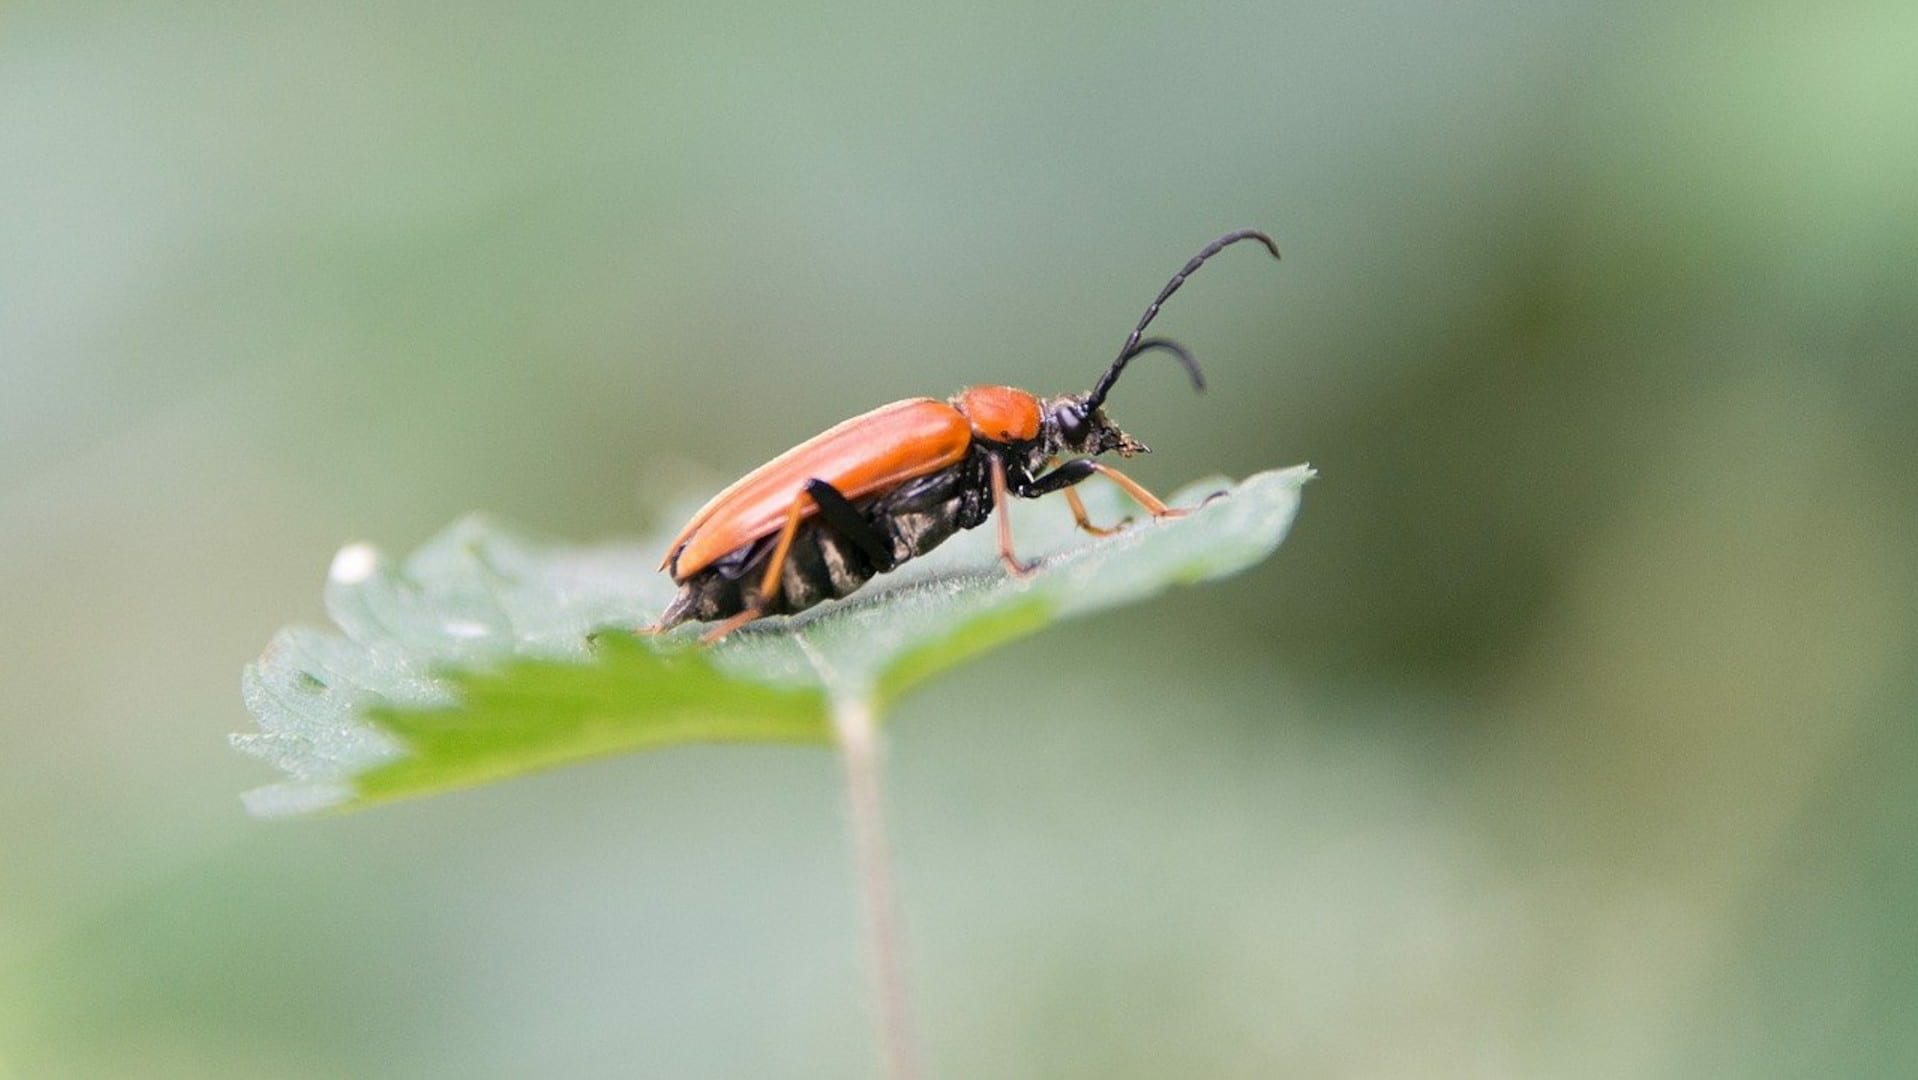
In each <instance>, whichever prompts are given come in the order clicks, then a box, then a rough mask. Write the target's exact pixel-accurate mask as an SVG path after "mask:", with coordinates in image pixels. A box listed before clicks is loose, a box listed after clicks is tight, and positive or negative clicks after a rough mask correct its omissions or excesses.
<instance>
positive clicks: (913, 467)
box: [646, 229, 1279, 642]
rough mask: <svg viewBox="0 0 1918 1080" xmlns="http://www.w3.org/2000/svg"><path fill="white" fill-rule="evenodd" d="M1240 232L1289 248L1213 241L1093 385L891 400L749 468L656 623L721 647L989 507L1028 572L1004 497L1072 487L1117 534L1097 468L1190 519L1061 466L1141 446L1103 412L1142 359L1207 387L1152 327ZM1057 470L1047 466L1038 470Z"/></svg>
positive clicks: (695, 532) (1010, 565)
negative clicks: (1163, 359)
mask: <svg viewBox="0 0 1918 1080" xmlns="http://www.w3.org/2000/svg"><path fill="white" fill-rule="evenodd" d="M1241 240H1256V241H1258V242H1259V243H1260V244H1263V245H1264V246H1265V248H1266V250H1268V251H1270V252H1271V253H1272V257H1273V258H1275V259H1276V258H1278V256H1279V248H1278V245H1277V244H1275V243H1273V242H1272V238H1271V237H1269V236H1267V235H1265V234H1264V233H1262V232H1259V231H1257V230H1255V229H1241V230H1239V231H1238V232H1231V233H1227V234H1225V235H1224V236H1221V237H1219V238H1218V239H1217V240H1214V241H1212V242H1211V243H1210V244H1207V245H1206V246H1205V247H1204V248H1202V249H1201V250H1200V251H1199V253H1198V254H1197V255H1194V256H1193V257H1192V258H1191V259H1190V260H1189V261H1188V262H1187V263H1186V264H1185V266H1184V267H1183V268H1181V269H1180V270H1179V272H1178V273H1176V274H1174V275H1172V280H1171V281H1168V282H1166V285H1165V288H1163V289H1160V290H1159V295H1158V297H1157V298H1155V299H1154V300H1153V301H1152V303H1151V304H1150V305H1149V306H1147V308H1146V309H1145V315H1144V316H1143V317H1141V318H1140V319H1139V325H1137V326H1135V327H1133V328H1132V333H1131V334H1129V335H1127V337H1126V339H1125V344H1124V345H1123V346H1121V347H1120V348H1119V355H1118V357H1117V358H1116V359H1114V360H1113V361H1112V366H1111V367H1109V368H1107V369H1106V373H1105V374H1104V375H1101V376H1100V377H1099V381H1098V382H1097V383H1096V384H1094V385H1093V387H1092V389H1091V391H1089V392H1087V393H1084V394H1062V395H1060V396H1058V397H1052V398H1040V397H1038V396H1037V395H1034V394H1030V393H1027V392H1026V391H1024V390H1018V389H1014V388H1013V387H1010V386H974V387H970V388H968V389H965V390H961V391H960V392H959V393H958V394H956V395H954V396H953V397H951V398H948V399H947V400H945V401H939V400H937V399H935V398H908V399H906V400H905V401H895V402H893V403H892V404H890V405H882V406H880V407H879V408H877V409H874V410H872V411H871V412H869V413H865V414H862V415H860V416H855V417H853V418H852V419H850V420H847V421H845V422H844V423H841V424H839V425H838V426H836V427H833V428H831V429H829V430H827V431H825V432H823V433H821V434H819V435H815V436H813V437H812V438H810V439H808V440H806V441H805V442H803V443H800V444H799V445H798V446H795V447H793V448H792V449H791V450H788V451H786V452H785V453H783V454H781V455H779V456H778V457H776V458H774V459H772V460H771V461H769V462H767V463H766V464H764V465H761V466H760V467H759V468H757V469H754V470H753V471H752V472H749V473H747V474H746V475H745V476H744V477H741V478H740V479H739V480H738V481H736V482H734V483H733V484H732V486H730V487H728V488H727V489H726V490H724V491H722V492H720V493H719V494H718V495H715V496H713V499H712V501H711V502H708V503H707V504H706V505H705V506H704V507H703V508H701V509H700V511H699V512H698V513H696V514H694V515H693V518H692V520H691V521H688V522H687V523H686V527H685V528H683V529H681V530H680V531H679V535H678V536H677V537H674V538H673V542H672V543H671V544H670V545H669V546H668V547H667V549H666V558H665V559H664V560H663V561H662V562H661V563H660V566H659V568H660V569H661V570H665V571H668V572H670V573H671V574H672V576H673V581H675V582H676V583H678V585H679V587H680V588H679V595H678V596H677V597H675V598H674V600H673V602H672V604H671V606H669V607H668V608H667V609H666V611H665V613H664V614H662V615H661V616H660V618H659V622H658V624H657V625H655V626H652V627H648V628H647V630H646V632H649V633H657V632H659V631H662V630H666V629H669V628H671V627H673V626H677V625H678V624H680V623H682V622H688V621H691V620H699V621H701V622H711V621H716V620H724V621H722V622H720V623H719V625H718V626H716V627H714V628H713V629H711V630H709V631H707V633H706V634H705V635H704V640H706V641H708V642H712V641H717V640H719V639H720V638H723V637H725V636H726V635H727V634H730V633H732V632H733V631H734V630H737V629H738V628H739V627H741V626H743V625H745V624H746V623H748V622H751V621H752V620H754V619H757V618H760V617H762V616H765V615H781V614H790V613H792V612H798V611H804V610H806V609H807V608H809V607H812V606H813V605H814V604H817V603H820V602H821V601H824V600H829V599H833V598H835V597H840V596H845V595H846V594H847V593H850V592H852V591H853V590H854V589H857V588H859V586H861V585H863V584H865V583H866V581H867V580H868V579H870V578H871V577H872V576H873V575H874V574H883V573H885V572H887V571H889V570H892V569H893V568H895V567H897V566H898V565H899V564H901V563H903V562H905V561H906V560H907V559H910V558H913V557H914V556H917V555H924V554H925V553H926V552H928V551H931V550H932V549H933V548H935V547H937V546H939V545H940V544H941V543H943V542H944V541H945V540H946V539H947V538H948V537H950V536H951V535H952V534H953V533H956V532H958V531H959V530H960V529H971V528H976V527H978V526H979V525H982V524H984V523H985V520H986V518H987V517H988V516H990V515H991V514H992V512H993V511H995V510H996V511H998V512H999V558H1000V559H1001V560H1002V561H1004V563H1005V565H1006V569H1007V571H1009V572H1010V573H1011V574H1013V575H1014V576H1015V577H1018V576H1023V575H1025V574H1026V573H1028V572H1030V569H1031V568H1030V567H1028V566H1026V565H1025V564H1023V563H1021V562H1020V561H1019V560H1018V558H1017V557H1016V556H1015V555H1014V554H1013V551H1012V526H1011V524H1010V522H1009V521H1008V520H1007V517H1006V513H1005V506H1006V496H1007V494H1008V493H1010V494H1012V495H1018V496H1020V497H1021V498H1027V499H1036V498H1038V497H1039V496H1041V495H1049V494H1051V493H1053V492H1055V491H1061V492H1064V493H1065V496H1066V503H1067V504H1068V505H1069V506H1070V507H1071V508H1072V516H1073V519H1074V520H1075V521H1077V522H1078V524H1079V527H1080V528H1081V529H1084V530H1085V531H1087V532H1089V533H1092V534H1094V535H1097V536H1103V535H1106V534H1108V533H1111V532H1116V531H1117V529H1116V528H1113V529H1104V528H1100V527H1099V526H1097V525H1094V524H1092V522H1091V521H1089V520H1088V519H1087V518H1086V508H1085V503H1083V502H1082V501H1080V499H1079V495H1078V493H1077V492H1075V491H1073V490H1072V485H1074V484H1076V483H1078V482H1079V481H1081V480H1084V479H1085V478H1086V477H1088V476H1091V475H1092V474H1094V473H1098V474H1100V475H1102V476H1105V477H1107V478H1109V479H1110V480H1112V482H1113V483H1115V484H1118V485H1119V486H1120V487H1121V488H1123V489H1124V490H1125V492H1126V494H1128V495H1130V496H1131V497H1132V498H1133V499H1134V500H1136V501H1137V502H1138V503H1139V505H1140V506H1143V507H1144V508H1145V509H1146V510H1148V511H1150V512H1151V514H1152V516H1153V517H1155V518H1163V517H1177V516H1180V515H1182V514H1185V513H1188V512H1189V511H1186V510H1178V509H1174V508H1172V507H1169V506H1167V505H1166V504H1165V503H1163V502H1160V501H1159V500H1158V499H1157V498H1156V497H1155V496H1153V494H1152V493H1151V492H1149V491H1147V490H1146V489H1145V488H1143V487H1141V486H1139V484H1138V483H1137V482H1136V481H1134V480H1133V479H1132V478H1131V477H1128V476H1126V475H1125V474H1124V473H1121V472H1119V471H1118V470H1117V469H1114V468H1112V467H1111V466H1109V465H1106V464H1105V463H1103V462H1100V461H1096V460H1094V459H1093V458H1092V457H1091V456H1087V457H1078V458H1074V459H1073V460H1071V461H1067V462H1065V463H1064V464H1058V459H1059V458H1060V457H1061V456H1062V455H1070V454H1085V455H1095V454H1103V453H1106V452H1107V451H1111V450H1117V451H1118V452H1119V455H1120V456H1121V457H1131V456H1132V455H1133V454H1143V453H1145V452H1146V450H1147V447H1146V445H1145V444H1144V443H1142V442H1140V441H1139V440H1137V439H1135V438H1133V437H1132V436H1130V435H1127V434H1126V433H1125V432H1123V431H1120V430H1119V428H1118V427H1117V426H1116V425H1114V424H1113V423H1112V421H1110V420H1108V419H1106V414H1105V410H1104V409H1103V406H1104V405H1105V400H1106V394H1107V393H1108V392H1109V391H1111V389H1112V384H1113V383H1115V382H1117V381H1118V378H1119V374H1120V373H1121V372H1123V371H1124V370H1125V368H1126V365H1127V364H1128V363H1130V362H1131V361H1132V360H1133V359H1134V358H1135V357H1138V356H1140V355H1143V354H1145V353H1148V352H1152V351H1154V350H1159V351H1162V352H1166V353H1170V354H1171V355H1172V356H1173V357H1174V358H1175V359H1177V360H1178V361H1179V363H1181V364H1183V365H1185V369H1186V371H1187V373H1189V374H1190V375H1191V376H1192V385H1193V386H1194V387H1195V388H1196V389H1199V390H1204V389H1205V376H1204V375H1203V374H1201V373H1200V371H1199V362H1198V361H1197V360H1195V359H1193V357H1192V354H1191V353H1190V352H1187V351H1186V349H1185V347H1184V346H1182V345H1179V344H1178V343H1176V342H1173V341H1169V340H1167V339H1165V338H1156V337H1155V338H1146V337H1142V335H1143V334H1144V333H1145V328H1146V327H1147V326H1149V325H1151V323H1152V320H1153V319H1154V318H1155V317H1156V316H1157V315H1158V314H1159V308H1160V307H1161V306H1162V305H1163V304H1164V303H1165V302H1166V300H1167V298H1169V297H1170V296H1171V295H1172V294H1173V293H1175V292H1177V291H1178V289H1179V286H1181V285H1183V284H1185V279H1186V278H1187V277H1189V276H1190V275H1191V274H1192V272H1193V271H1195V270H1197V269H1198V268H1199V267H1200V266H1201V265H1202V264H1203V263H1204V262H1205V261H1206V260H1207V259H1210V258H1211V257H1212V256H1214V255H1217V254H1218V253H1219V252H1220V251H1221V250H1223V249H1224V248H1226V247H1227V246H1229V245H1232V244H1236V243H1238V242H1239V241H1241ZM1055 466H1056V467H1055ZM1048 467H1051V471H1050V472H1044V473H1042V472H1041V470H1043V469H1046V468H1048Z"/></svg>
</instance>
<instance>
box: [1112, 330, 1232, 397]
mask: <svg viewBox="0 0 1918 1080" xmlns="http://www.w3.org/2000/svg"><path fill="white" fill-rule="evenodd" d="M1154 349H1164V350H1165V351H1166V352H1169V353H1171V354H1172V355H1173V356H1176V357H1178V359H1179V363H1181V364H1184V365H1185V371H1186V374H1188V375H1190V376H1192V388H1193V389H1194V390H1199V391H1203V390H1204V389H1205V372H1203V371H1200V370H1199V361H1198V359H1197V358H1195V357H1194V356H1193V355H1192V353H1191V352H1190V351H1189V350H1188V349H1186V347H1185V346H1184V345H1181V344H1179V343H1178V342H1176V341H1173V340H1172V339H1171V338H1161V337H1152V338H1146V339H1145V340H1144V341H1141V342H1138V343H1137V344H1135V345H1133V346H1132V351H1131V352H1127V353H1122V354H1120V356H1119V358H1118V359H1117V360H1114V361H1113V362H1112V366H1111V367H1110V368H1108V369H1107V370H1106V373H1105V376H1104V377H1103V378H1101V379H1100V380H1099V385H1097V386H1095V387H1093V388H1092V393H1090V394H1087V395H1086V408H1087V409H1088V410H1091V409H1096V408H1098V407H1099V406H1101V405H1103V404H1105V400H1106V392H1107V391H1108V390H1111V389H1112V384H1113V383H1115V382H1117V381H1119V373H1120V372H1121V371H1124V370H1125V366H1126V365H1127V364H1129V363H1131V362H1132V358H1133V357H1135V356H1138V355H1140V354H1141V353H1149V352H1151V351H1152V350H1154Z"/></svg>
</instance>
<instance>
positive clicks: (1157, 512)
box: [1019, 458, 1192, 518]
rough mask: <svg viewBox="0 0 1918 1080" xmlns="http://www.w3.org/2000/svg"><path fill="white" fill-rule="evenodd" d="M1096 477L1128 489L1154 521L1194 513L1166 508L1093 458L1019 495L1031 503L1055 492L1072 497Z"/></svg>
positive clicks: (1060, 469)
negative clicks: (1075, 487)
mask: <svg viewBox="0 0 1918 1080" xmlns="http://www.w3.org/2000/svg"><path fill="white" fill-rule="evenodd" d="M1093 473H1098V474H1099V475H1101V476H1103V477H1105V478H1107V479H1108V480H1111V481H1112V482H1113V483H1115V484H1117V485H1119V486H1120V487H1121V488H1123V489H1125V493H1126V494H1127V495H1130V496H1132V500H1133V501H1134V502H1136V503H1138V504H1139V505H1140V506H1143V507H1145V508H1146V510H1148V511H1149V512H1150V513H1151V514H1152V516H1153V517H1155V518H1162V517H1184V516H1185V515H1187V514H1189V513H1191V512H1192V511H1190V510H1181V509H1178V508H1177V507H1172V506H1167V505H1166V504H1165V503H1163V502H1161V501H1159V497H1158V496H1156V495H1154V494H1152V493H1151V492H1150V491H1147V490H1146V489H1145V488H1144V487H1142V486H1140V484H1139V482H1138V481H1137V480H1134V479H1133V478H1131V477H1130V476H1127V475H1126V474H1124V473H1122V472H1120V471H1119V470H1117V469H1115V468H1113V467H1112V466H1110V465H1107V464H1106V463H1105V462H1103V461H1095V460H1093V459H1092V458H1076V459H1074V460H1072V461H1068V462H1066V463H1065V464H1064V465H1061V466H1059V467H1058V468H1056V469H1054V470H1052V471H1051V472H1049V473H1047V474H1045V475H1044V476H1041V477H1039V478H1038V479H1037V480H1034V481H1032V482H1031V483H1029V484H1027V485H1026V486H1025V490H1023V491H1021V492H1019V494H1021V495H1023V496H1025V497H1027V498H1029V499H1036V498H1038V497H1039V496H1041V495H1050V494H1052V493H1053V492H1055V491H1064V492H1066V493H1067V494H1071V487H1072V485H1074V484H1076V483H1078V482H1079V481H1081V480H1084V479H1085V478H1086V477H1088V476H1091V475H1092V474H1093Z"/></svg>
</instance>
